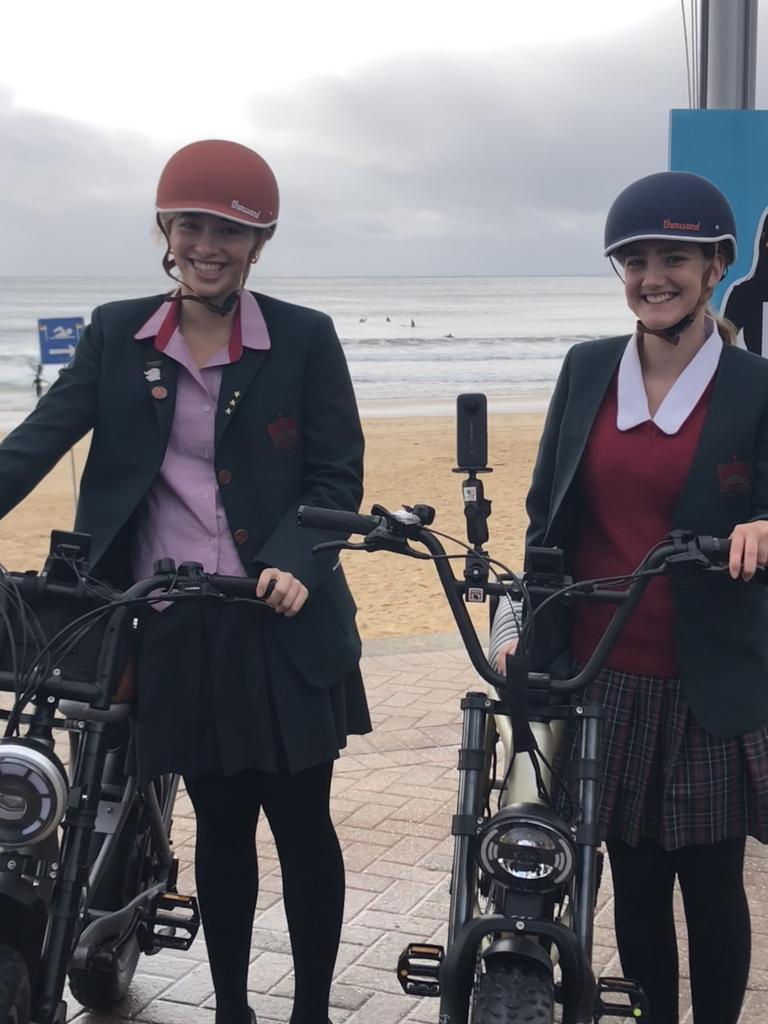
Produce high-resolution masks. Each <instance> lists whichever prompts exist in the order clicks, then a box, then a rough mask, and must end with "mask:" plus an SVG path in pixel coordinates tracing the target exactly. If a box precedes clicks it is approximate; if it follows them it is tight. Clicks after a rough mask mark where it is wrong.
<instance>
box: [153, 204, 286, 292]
mask: <svg viewBox="0 0 768 1024" xmlns="http://www.w3.org/2000/svg"><path fill="white" fill-rule="evenodd" d="M167 230H168V242H169V245H170V249H171V251H172V253H173V257H174V259H175V261H176V266H177V267H178V270H179V273H180V274H181V279H182V281H183V282H184V285H186V287H187V288H189V289H190V291H192V292H193V293H194V294H195V295H199V296H201V297H203V298H206V299H223V298H225V297H226V296H228V295H231V294H232V292H236V291H238V290H239V289H240V288H241V287H242V286H243V283H244V281H245V278H246V276H247V272H248V270H249V269H250V260H251V258H252V256H253V255H255V253H258V251H259V250H260V249H261V247H262V246H263V244H264V242H265V241H266V234H265V233H264V232H260V231H257V230H256V229H254V228H251V227H248V226H247V225H245V224H238V223H236V222H235V221H231V220H226V219H225V218H224V217H214V216H213V215H212V214H209V213H179V214H175V215H174V216H173V219H172V220H171V223H170V226H169V228H168V229H167ZM254 250H255V251H254Z"/></svg>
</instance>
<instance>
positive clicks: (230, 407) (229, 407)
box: [224, 389, 240, 416]
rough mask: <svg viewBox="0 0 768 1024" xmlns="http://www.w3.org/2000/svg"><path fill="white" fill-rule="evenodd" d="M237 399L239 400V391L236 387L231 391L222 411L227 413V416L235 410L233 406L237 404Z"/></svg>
mask: <svg viewBox="0 0 768 1024" xmlns="http://www.w3.org/2000/svg"><path fill="white" fill-rule="evenodd" d="M239 401H240V392H239V391H238V390H237V389H235V390H234V391H233V392H232V397H231V398H230V400H229V401H228V402H227V407H226V409H225V410H224V412H225V413H226V414H227V416H231V415H232V413H233V412H234V410H235V408H236V406H237V403H238V402H239Z"/></svg>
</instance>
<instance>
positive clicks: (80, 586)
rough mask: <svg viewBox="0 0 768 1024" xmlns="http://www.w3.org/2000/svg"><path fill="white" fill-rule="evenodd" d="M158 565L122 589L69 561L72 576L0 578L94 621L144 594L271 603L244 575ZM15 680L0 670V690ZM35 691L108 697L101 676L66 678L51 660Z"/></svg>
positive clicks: (35, 599) (92, 699) (28, 595)
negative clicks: (92, 578)
mask: <svg viewBox="0 0 768 1024" xmlns="http://www.w3.org/2000/svg"><path fill="white" fill-rule="evenodd" d="M157 567H158V568H159V567H162V569H163V571H161V572H158V573H156V575H154V576H150V577H147V578H146V579H143V580H139V581H138V582H137V583H135V584H134V585H133V586H131V587H129V588H128V589H127V590H125V591H119V590H116V589H114V588H112V587H110V586H108V585H107V584H104V583H101V582H97V581H89V580H88V579H87V578H85V577H82V576H80V575H78V574H77V572H76V571H74V569H72V567H70V569H71V582H63V581H62V580H60V579H59V578H54V577H47V576H46V575H44V574H36V573H7V574H5V576H4V577H0V582H2V580H3V579H4V581H5V583H6V590H9V589H11V588H9V587H8V584H9V583H11V584H13V585H14V586H15V587H16V588H17V589H18V592H19V595H20V597H21V598H22V599H23V600H24V601H25V602H26V603H27V604H30V605H31V606H32V607H33V608H34V607H36V606H38V604H39V603H40V602H42V601H44V600H45V599H46V598H51V599H56V600H57V601H59V602H60V601H62V600H63V601H64V603H65V606H67V607H72V608H74V609H78V608H81V609H85V608H87V609H88V611H87V612H86V614H85V618H87V619H91V618H92V620H93V621H94V622H95V621H97V620H98V619H99V618H100V616H101V615H102V614H103V615H104V616H105V621H106V619H107V618H109V616H110V614H111V613H112V612H114V611H116V610H118V609H121V610H122V612H123V613H125V611H126V606H128V607H130V606H131V605H134V604H141V603H146V601H147V599H150V600H152V601H154V600H157V601H173V600H179V599H187V600H189V599H196V598H198V599H199V598H209V599H219V600H224V599H235V600H242V599H247V600H249V601H251V602H252V603H253V604H256V605H259V606H262V607H264V608H270V609H271V605H269V604H267V602H266V601H265V600H264V599H263V598H257V597H256V580H255V579H253V578H251V577H249V576H223V575H218V574H215V573H210V574H209V573H205V572H203V568H202V566H201V565H199V564H197V563H194V562H187V563H183V564H182V565H180V566H179V567H178V568H177V567H176V566H175V565H174V564H173V563H172V562H168V561H166V562H164V563H162V562H161V563H158V565H157ZM270 589H271V587H268V588H267V592H266V594H265V597H267V596H268V595H269V592H270ZM6 626H7V622H6ZM65 628H66V627H65ZM6 639H7V642H9V643H13V642H14V638H13V636H11V635H7V637H6ZM49 639H50V638H49ZM2 643H3V641H2V639H0V647H2ZM25 670H26V667H25V666H22V671H25ZM17 685H18V677H17V674H16V673H14V672H10V671H2V670H0V691H2V690H5V691H8V692H14V691H15V690H16V688H17ZM35 693H36V694H38V695H40V696H43V697H49V698H54V699H56V700H59V699H62V698H66V699H69V700H77V701H83V702H86V703H91V704H96V705H99V706H101V705H102V704H103V703H104V700H105V696H107V697H108V695H105V687H104V685H103V684H102V682H96V681H90V680H87V679H70V678H65V677H64V676H63V674H62V670H61V669H60V668H59V667H58V666H56V665H55V664H54V665H52V666H51V672H50V673H49V674H48V676H47V678H45V679H42V680H39V679H38V681H37V682H36V684H35Z"/></svg>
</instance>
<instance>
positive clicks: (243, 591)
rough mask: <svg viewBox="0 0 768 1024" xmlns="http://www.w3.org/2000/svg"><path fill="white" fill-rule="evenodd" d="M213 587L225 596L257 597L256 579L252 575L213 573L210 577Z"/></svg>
mask: <svg viewBox="0 0 768 1024" xmlns="http://www.w3.org/2000/svg"><path fill="white" fill-rule="evenodd" d="M208 579H209V581H210V584H211V586H212V587H215V588H216V590H218V591H219V592H220V593H222V594H224V596H225V597H253V598H255V597H256V580H254V579H251V577H250V576H216V575H214V574H211V575H210V576H209V577H208Z"/></svg>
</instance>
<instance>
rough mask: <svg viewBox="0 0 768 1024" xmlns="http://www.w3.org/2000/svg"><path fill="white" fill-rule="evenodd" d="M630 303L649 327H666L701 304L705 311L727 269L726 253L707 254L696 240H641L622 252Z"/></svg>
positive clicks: (621, 256)
mask: <svg viewBox="0 0 768 1024" xmlns="http://www.w3.org/2000/svg"><path fill="white" fill-rule="evenodd" d="M620 262H621V264H622V266H623V268H624V292H625V294H626V298H627V305H628V306H629V308H630V309H631V310H632V312H633V313H634V314H635V316H636V317H637V318H638V320H640V321H642V323H644V324H645V325H646V326H647V327H648V328H650V329H652V330H653V329H656V330H664V329H665V328H668V327H671V326H672V325H673V324H676V323H677V322H678V321H679V320H682V319H683V317H686V316H688V315H689V314H690V313H691V312H692V311H693V310H694V309H695V308H696V306H697V305H699V304H700V305H701V311H700V312H701V314H702V316H703V315H704V307H705V305H706V300H707V299H708V297H709V296H708V295H706V296H703V299H704V301H702V290H703V289H711V288H712V287H714V285H715V284H717V282H718V281H719V280H720V278H721V277H722V274H723V270H724V260H723V257H722V255H720V254H716V255H715V256H714V257H710V256H708V255H705V251H704V249H703V248H702V246H701V245H697V244H696V243H695V242H676V241H670V242H663V241H654V240H648V241H641V242H633V243H631V244H630V245H627V246H626V247H625V248H624V249H622V250H621V253H620Z"/></svg>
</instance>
